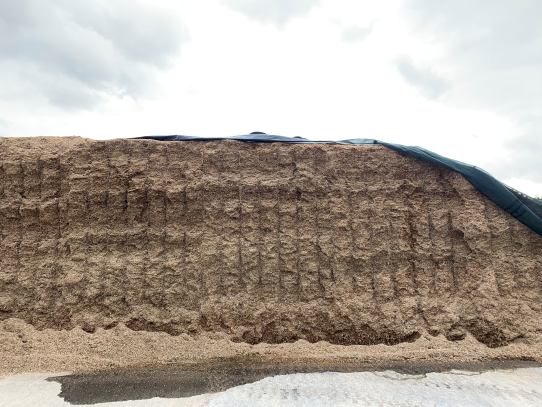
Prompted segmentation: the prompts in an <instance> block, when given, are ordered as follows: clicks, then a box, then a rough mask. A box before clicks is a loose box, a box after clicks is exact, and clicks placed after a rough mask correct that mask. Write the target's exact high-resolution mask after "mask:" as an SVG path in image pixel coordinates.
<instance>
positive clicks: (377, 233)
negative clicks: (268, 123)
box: [0, 138, 542, 347]
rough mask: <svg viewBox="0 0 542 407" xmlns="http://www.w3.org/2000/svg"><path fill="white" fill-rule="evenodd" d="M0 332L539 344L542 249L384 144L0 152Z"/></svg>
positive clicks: (26, 147)
mask: <svg viewBox="0 0 542 407" xmlns="http://www.w3.org/2000/svg"><path fill="white" fill-rule="evenodd" d="M0 159H1V166H0V227H1V229H0V230H1V239H2V240H1V246H0V251H1V252H0V320H6V319H10V318H16V319H20V320H23V321H25V322H26V323H28V324H31V325H32V326H34V327H35V328H37V329H39V330H41V329H45V328H50V329H53V330H64V329H72V328H76V327H79V328H82V329H83V330H85V331H87V332H91V333H92V332H94V331H95V330H96V329H97V328H106V329H109V328H112V327H115V326H117V325H118V324H124V325H125V326H127V327H128V328H130V329H132V330H136V331H163V332H167V333H169V334H171V335H180V334H189V335H196V334H200V333H205V332H212V333H221V334H225V335H227V336H228V337H229V338H230V339H231V340H232V341H234V342H246V343H249V344H257V343H261V342H266V343H283V342H293V341H295V340H298V339H304V340H307V341H309V342H317V341H328V342H330V343H333V344H343V345H351V344H363V345H372V344H379V343H385V344H397V343H401V342H411V341H414V340H416V339H417V338H418V337H419V336H420V335H422V334H426V333H428V334H430V335H435V336H436V335H444V336H445V337H446V338H448V340H451V341H455V340H459V339H462V338H463V337H464V336H465V335H472V336H473V337H474V338H476V339H477V340H478V341H479V342H480V343H482V344H484V345H487V346H489V347H498V346H502V345H507V344H510V343H513V342H517V341H520V342H525V341H527V342H533V341H538V340H539V338H540V337H539V336H540V332H542V310H541V307H542V301H541V300H542V290H541V278H540V274H541V272H542V238H541V237H540V236H539V235H537V234H536V233H534V232H532V231H531V230H529V229H528V228H527V227H526V226H524V225H522V224H521V223H519V222H518V221H517V220H516V219H514V218H513V217H511V216H510V215H509V214H508V213H505V212H504V211H502V210H501V209H499V208H497V207H496V206H495V205H494V204H493V203H492V202H490V201H488V200H487V199H485V198H484V197H483V196H481V195H480V194H479V193H478V192H477V191H476V190H474V188H473V187H472V186H471V185H470V184H469V183H468V182H467V181H466V180H465V179H463V178H462V177H461V176H460V175H458V174H456V173H454V172H451V171H449V170H446V169H443V168H439V167H436V166H432V165H429V164H426V163H423V162H421V161H418V160H415V159H412V158H407V157H403V156H401V155H399V154H397V153H395V152H393V151H391V150H388V149H386V148H385V147H381V146H371V145H368V146H346V145H317V144H305V145H301V144H297V145H288V144H275V143H274V144H253V143H241V142H233V141H216V142H206V143H201V142H156V141H147V140H113V141H91V140H87V139H81V138H63V139H59V138H33V139H0Z"/></svg>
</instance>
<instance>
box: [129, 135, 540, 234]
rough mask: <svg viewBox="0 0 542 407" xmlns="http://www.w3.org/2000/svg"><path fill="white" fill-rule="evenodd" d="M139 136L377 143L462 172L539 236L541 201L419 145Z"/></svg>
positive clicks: (264, 138)
mask: <svg viewBox="0 0 542 407" xmlns="http://www.w3.org/2000/svg"><path fill="white" fill-rule="evenodd" d="M139 138H141V139H152V140H161V141H217V140H237V141H244V142H251V143H305V144H307V143H310V144H380V145H383V146H385V147H388V148H390V149H392V150H394V151H397V152H399V153H401V154H405V155H407V156H410V157H415V158H417V159H420V160H423V161H426V162H429V163H431V164H435V165H439V166H442V167H445V168H448V169H450V170H453V171H456V172H458V173H460V174H462V175H463V176H464V177H465V178H466V179H467V180H468V181H469V182H470V183H471V184H472V185H473V186H474V187H475V188H476V189H477V190H478V191H480V192H481V193H482V194H484V195H485V196H486V197H487V198H489V199H490V200H492V201H493V202H495V204H497V206H499V207H500V208H502V209H504V210H505V211H506V212H508V213H510V214H511V215H512V216H514V217H515V218H517V219H518V220H519V221H520V222H522V223H523V224H525V225H526V226H528V227H529V228H531V229H532V230H534V231H535V232H536V233H538V234H539V235H540V236H542V202H541V201H540V200H538V199H534V198H531V197H529V196H527V195H525V194H522V193H521V192H519V191H516V190H515V189H513V188H511V187H509V186H507V185H505V184H503V183H502V182H500V181H498V180H497V179H495V178H494V177H493V176H491V175H490V174H488V173H487V172H485V171H484V170H482V169H480V168H478V167H475V166H473V165H469V164H465V163H462V162H460V161H456V160H452V159H451V158H446V157H443V156H441V155H439V154H436V153H433V152H431V151H428V150H426V149H424V148H421V147H412V146H403V145H401V144H392V143H386V142H383V141H379V140H374V139H349V140H340V141H319V140H317V141H314V140H309V139H305V138H301V137H284V136H275V135H270V134H265V133H260V132H256V133H251V134H245V135H241V136H233V137H193V136H146V137H139Z"/></svg>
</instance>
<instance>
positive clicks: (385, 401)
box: [0, 367, 542, 407]
mask: <svg viewBox="0 0 542 407" xmlns="http://www.w3.org/2000/svg"><path fill="white" fill-rule="evenodd" d="M141 385H142V386H143V385H144V383H143V382H142V383H141ZM82 386H83V387H82V388H80V389H78V391H79V392H80V393H82V394H84V392H85V387H84V384H83V385H82ZM131 386H132V391H134V393H137V388H136V387H134V385H133V384H132V385H131ZM126 390H127V391H128V392H129V391H130V386H126ZM59 393H61V383H60V382H59V381H56V380H55V378H50V377H49V376H48V375H45V374H40V375H19V376H13V377H7V378H2V379H0V406H2V407H3V406H6V407H7V406H9V407H15V406H68V405H72V404H70V403H69V402H67V401H65V400H64V399H63V398H62V397H60V396H59ZM77 403H78V402H77ZM79 405H95V406H119V407H120V406H127V407H128V406H179V407H203V406H209V407H226V406H228V407H263V406H265V407H270V406H271V407H274V406H277V407H278V406H280V407H283V406H284V407H286V406H296V407H328V406H337V407H343V406H344V407H346V406H454V407H457V406H469V407H475V406H507V407H509V406H522V407H527V406H541V405H542V368H539V367H532V368H518V369H503V370H490V371H485V372H476V371H460V370H452V371H449V372H440V373H424V374H401V373H397V372H394V371H380V372H357V373H332V372H326V373H296V374H287V375H279V376H273V377H266V378H263V379H261V380H257V381H255V382H252V383H248V384H244V385H239V386H234V387H231V388H229V389H227V390H224V391H221V392H217V393H205V394H199V395H192V396H189V397H183V398H149V399H144V400H133V401H130V400H128V401H116V402H104V403H98V404H79Z"/></svg>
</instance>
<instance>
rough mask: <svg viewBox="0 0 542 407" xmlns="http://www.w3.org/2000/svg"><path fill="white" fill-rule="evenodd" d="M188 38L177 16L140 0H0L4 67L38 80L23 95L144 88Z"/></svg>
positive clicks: (81, 100) (67, 100) (59, 96)
mask: <svg viewBox="0 0 542 407" xmlns="http://www.w3.org/2000/svg"><path fill="white" fill-rule="evenodd" d="M185 38H186V36H185V34H184V31H183V30H182V27H181V26H180V25H179V23H178V21H176V20H174V19H173V18H172V17H170V16H169V15H167V14H165V13H161V12H157V11H156V10H155V9H153V8H151V7H148V6H145V5H143V4H142V3H140V2H138V1H128V0H116V1H114V2H113V1H106V0H95V1H92V2H84V1H74V0H49V1H47V2H44V1H41V0H4V1H2V2H0V69H1V70H2V71H3V72H6V71H9V72H8V73H9V74H10V75H8V76H10V77H11V78H12V79H13V78H18V80H19V81H21V83H26V84H28V83H32V84H33V86H32V89H29V88H28V87H27V86H21V90H22V89H25V90H26V91H27V93H26V94H22V93H20V94H19V95H18V96H19V97H20V98H21V99H26V98H30V97H31V96H32V95H40V96H42V97H44V98H45V99H47V100H48V101H49V102H50V103H51V104H54V105H57V106H61V107H85V106H90V105H92V104H94V103H97V102H99V100H100V99H101V97H102V96H103V95H104V94H116V95H128V96H132V97H137V96H139V95H141V94H143V93H144V92H145V90H146V87H147V86H148V84H149V83H150V82H151V81H152V78H153V74H154V72H155V71H157V70H160V69H163V68H164V67H166V66H167V64H168V61H169V60H170V58H171V57H172V56H174V55H175V54H176V53H177V52H178V50H179V47H180V44H181V43H182V42H183V41H184V40H185ZM3 78H5V76H3ZM0 81H1V80H0ZM0 84H1V82H0ZM0 86H1V85H0ZM6 87H10V86H9V84H8V86H6ZM2 88H5V87H4V86H2ZM11 96H17V95H13V94H11ZM0 97H3V98H4V97H6V94H5V91H2V90H0Z"/></svg>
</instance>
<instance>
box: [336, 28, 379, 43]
mask: <svg viewBox="0 0 542 407" xmlns="http://www.w3.org/2000/svg"><path fill="white" fill-rule="evenodd" d="M371 31H372V27H361V26H351V27H346V28H344V29H343V32H342V38H343V40H344V41H347V42H358V41H363V40H365V39H366V38H367V37H368V36H369V35H370V34H371Z"/></svg>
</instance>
